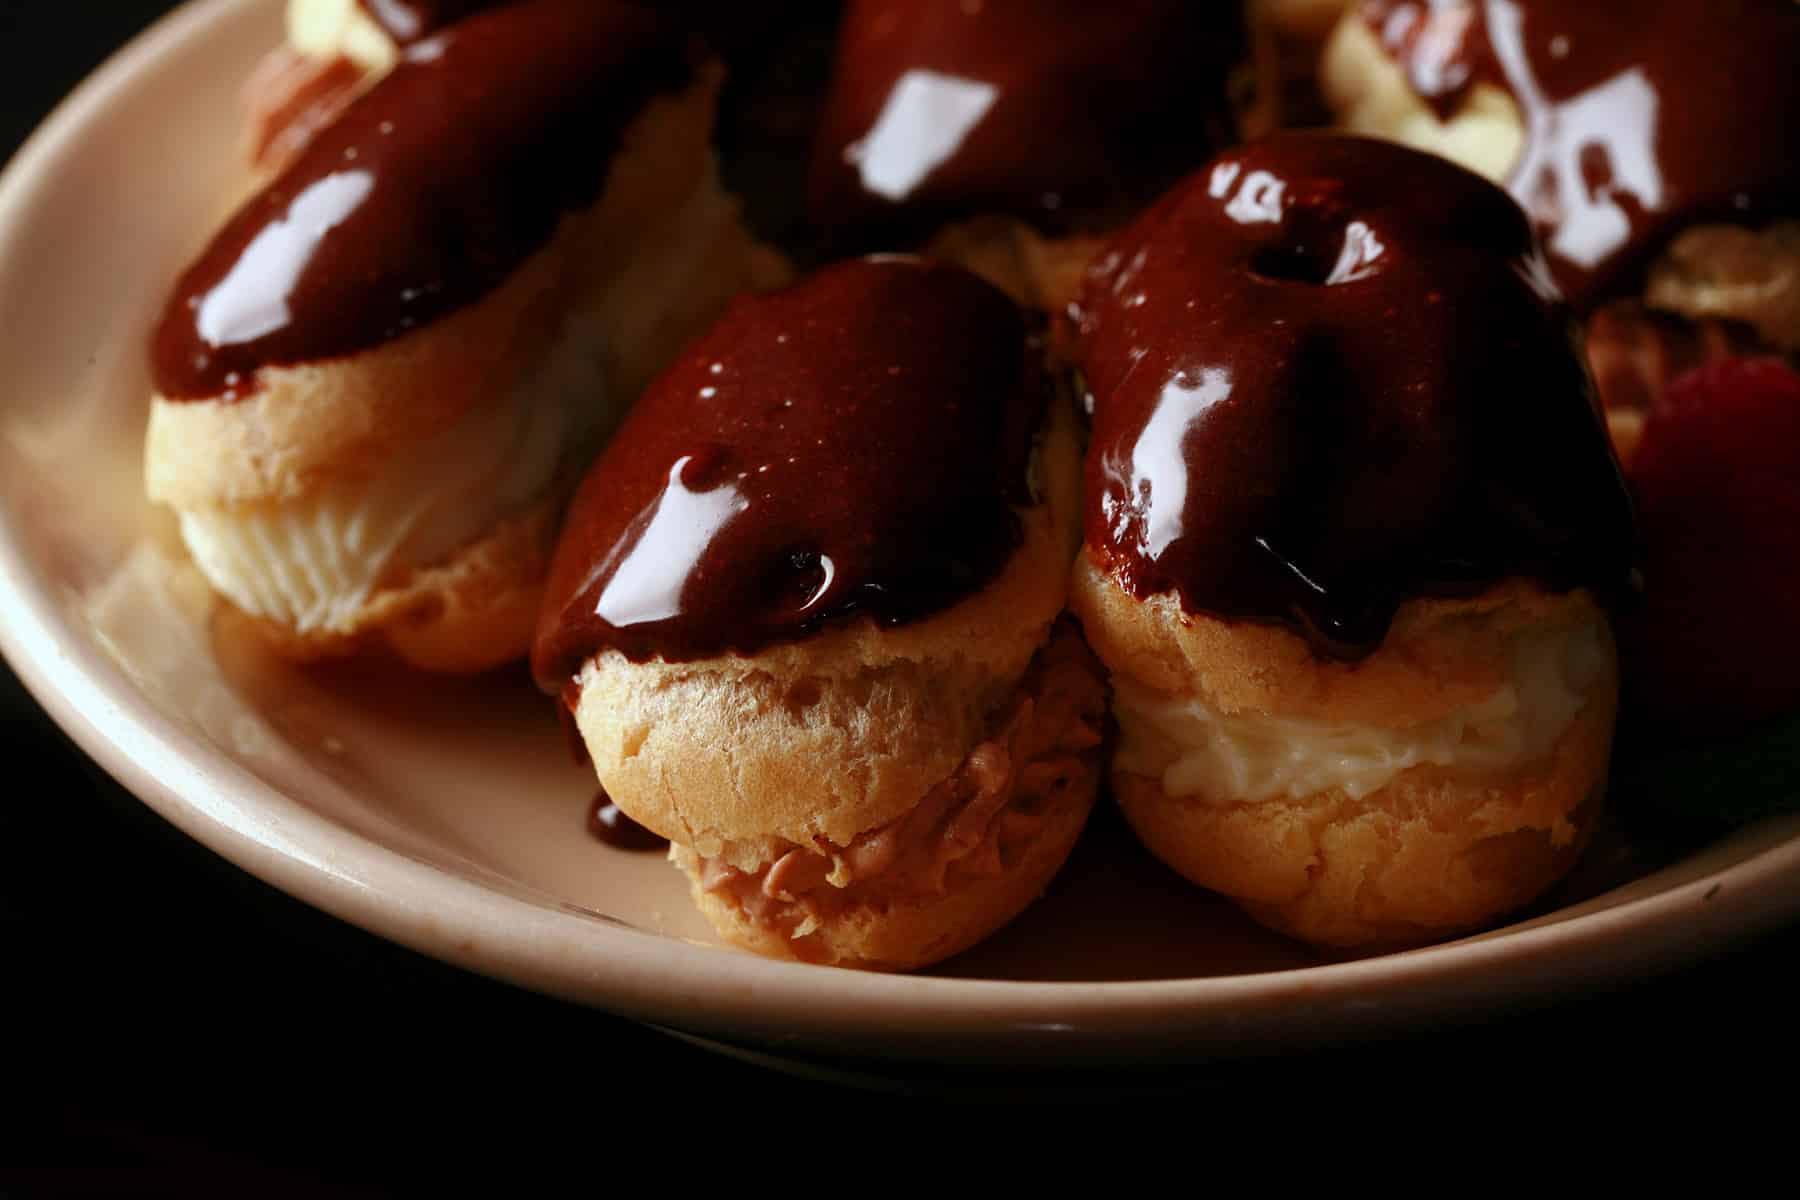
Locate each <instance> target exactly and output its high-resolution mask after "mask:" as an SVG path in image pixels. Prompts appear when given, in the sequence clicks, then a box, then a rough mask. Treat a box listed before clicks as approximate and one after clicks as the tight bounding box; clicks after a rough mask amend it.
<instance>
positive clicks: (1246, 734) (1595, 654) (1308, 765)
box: [1113, 622, 1607, 804]
mask: <svg viewBox="0 0 1800 1200" xmlns="http://www.w3.org/2000/svg"><path fill="white" fill-rule="evenodd" d="M1606 645H1607V643H1606V638H1605V635H1604V632H1603V631H1602V629H1601V627H1600V625H1599V624H1598V623H1597V622H1593V623H1586V624H1583V625H1580V626H1578V627H1574V628H1570V627H1566V626H1565V627H1559V628H1554V629H1549V630H1542V631H1534V632H1528V633H1521V634H1518V635H1516V636H1515V638H1514V639H1513V645H1512V651H1511V661H1510V663H1509V671H1508V675H1507V679H1506V682H1505V683H1504V684H1503V685H1502V686H1501V687H1500V688H1499V689H1498V690H1496V691H1495V692H1494V693H1493V694H1492V695H1491V696H1489V697H1488V698H1487V699H1485V700H1483V701H1481V702H1480V703H1478V704H1472V705H1468V706H1466V707H1464V708H1461V709H1458V710H1456V711H1454V712H1451V713H1449V714H1447V715H1445V716H1443V717H1439V718H1437V719H1435V720H1431V721H1425V722H1421V723H1419V724H1415V725H1411V726H1405V727H1400V728H1383V727H1381V726H1377V725H1369V724H1363V723H1360V722H1349V721H1341V722H1340V721H1323V720H1317V719H1311V718H1306V717H1284V716H1279V715H1276V714H1271V713H1260V712H1243V713H1230V714H1227V713H1223V712H1220V711H1219V710H1218V709H1216V708H1214V707H1213V706H1212V705H1210V704H1207V703H1206V702H1205V701H1203V700H1200V699H1198V698H1195V697H1177V698H1172V697H1169V696H1166V695H1163V694H1161V693H1158V692H1153V691H1151V690H1149V689H1147V688H1144V687H1143V686H1141V685H1139V684H1137V683H1135V682H1133V681H1132V680H1130V679H1128V678H1125V677H1122V676H1121V677H1116V678H1115V679H1114V681H1113V683H1114V711H1115V712H1116V714H1117V717H1118V721H1119V729H1120V733H1121V738H1120V745H1119V750H1118V754H1117V756H1116V758H1115V761H1114V766H1115V768H1116V769H1118V770H1121V771H1126V772H1129V773H1132V774H1135V775H1143V776H1146V777H1149V778H1153V779H1158V780H1160V781H1161V783H1162V788H1163V791H1164V792H1165V793H1167V794H1168V795H1170V796H1196V797H1201V798H1203V799H1204V800H1205V801H1207V802H1208V803H1213V804H1241V803H1254V802H1257V801H1262V800H1272V799H1277V798H1281V797H1286V798H1289V799H1300V798H1302V797H1305V796H1311V795H1314V794H1316V793H1319V792H1325V791H1331V790H1333V789H1342V790H1343V791H1344V792H1345V793H1346V794H1347V795H1349V796H1350V797H1352V798H1355V799H1360V798H1361V797H1363V796H1367V795H1369V794H1370V793H1372V792H1377V791H1380V790H1381V789H1382V788H1384V787H1386V786H1387V785H1388V784H1389V783H1391V782H1392V781H1393V780H1394V777H1395V776H1397V775H1399V774H1400V773H1401V772H1402V771H1405V770H1408V769H1410V768H1412V767H1418V766H1427V765H1430V766H1438V767H1448V768H1453V769H1455V770H1457V771H1458V772H1468V773H1471V774H1487V773H1503V772H1508V771H1512V770H1515V769H1517V768H1519V767H1523V766H1526V765H1528V764H1530V763H1533V762H1537V761H1540V760H1542V759H1544V758H1547V757H1548V756H1549V754H1550V752H1551V751H1552V750H1553V749H1554V748H1555V746H1556V743H1557V742H1558V740H1560V739H1561V737H1562V735H1563V733H1564V731H1565V730H1567V729H1568V727H1569V725H1570V724H1571V723H1572V722H1573V721H1574V720H1575V718H1576V716H1577V715H1578V714H1579V713H1580V712H1581V710H1582V709H1583V708H1584V707H1585V706H1586V704H1587V702H1588V697H1589V696H1590V695H1591V694H1592V692H1593V689H1594V687H1595V685H1596V684H1597V683H1599V681H1600V680H1601V678H1602V676H1603V675H1604V673H1605V671H1606V664H1607V651H1606Z"/></svg>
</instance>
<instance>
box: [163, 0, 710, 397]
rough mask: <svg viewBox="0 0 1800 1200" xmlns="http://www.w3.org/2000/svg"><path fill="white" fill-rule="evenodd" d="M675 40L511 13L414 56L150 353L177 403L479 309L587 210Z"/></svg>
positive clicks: (627, 25)
mask: <svg viewBox="0 0 1800 1200" xmlns="http://www.w3.org/2000/svg"><path fill="white" fill-rule="evenodd" d="M688 74H689V69H688V62H687V54H686V40H685V39H684V38H683V37H682V36H681V35H680V34H679V33H678V32H676V31H675V30H674V29H673V28H672V27H671V26H670V24H669V23H668V22H666V21H664V20H663V19H661V18H659V17H657V16H655V15H654V14H652V13H649V12H647V11H646V10H643V9H640V8H636V7H633V6H631V5H626V4H616V3H607V2H606V0H523V2H521V3H515V4H511V5H507V6H505V7H502V8H498V9H495V10H493V11H492V12H486V13H478V14H476V15H475V16H472V17H469V18H468V19H467V20H465V21H462V22H461V23H459V24H458V25H456V26H455V27H454V28H452V29H450V30H447V31H445V32H443V33H441V34H439V35H437V36H436V37H434V38H431V39H429V40H427V41H423V42H419V43H417V44H416V45H414V46H413V47H412V48H411V49H410V50H408V51H407V52H406V53H405V55H404V56H403V57H402V59H401V62H400V64H399V65H398V66H397V67H395V69H394V70H393V72H392V73H391V74H389V75H387V76H386V77H385V78H383V79H382V80H381V81H380V82H379V83H377V84H376V85H375V86H374V87H373V88H371V89H370V90H369V91H368V92H367V93H366V94H364V95H363V96H362V97H361V98H359V99H358V100H357V101H356V103H354V104H353V105H351V106H350V107H349V108H348V109H347V110H346V111H345V112H344V114H343V115H342V116H341V117H339V118H338V119H337V121H336V122H334V123H333V124H332V125H330V126H329V127H328V128H326V129H324V130H322V131H321V132H320V133H319V134H318V136H317V137H315V138H314V139H313V141H312V142H311V144H310V145H309V146H308V147H307V148H306V149H305V150H304V151H303V152H302V153H301V154H300V156H299V157H298V158H296V159H295V160H294V161H293V162H292V163H291V164H290V165H289V166H288V167H287V169H286V170H284V171H283V172H282V173H281V175H280V176H279V177H278V178H277V179H276V180H275V182H274V183H272V184H271V185H269V186H268V187H267V188H265V189H264V190H263V191H262V192H260V193H259V194H258V195H256V196H255V197H253V198H252V199H251V200H250V201H249V202H248V203H247V204H245V205H244V207H243V208H241V209H240V210H239V211H238V212H237V214H236V215H235V216H234V217H232V219H231V220H230V221H229V222H228V223H227V224H226V226H225V228H224V229H223V230H221V231H220V232H219V234H218V235H217V236H216V237H215V238H214V239H213V242H212V244H211V245H210V246H209V247H208V248H207V249H206V251H205V252H204V253H203V254H202V255H201V256H200V258H199V259H198V261H196V262H195V263H194V264H193V265H192V266H191V267H189V268H188V270H187V272H186V273H185V274H184V275H183V276H182V277H181V279H180V281H179V282H178V283H177V285H176V287H175V290H174V293H173V295H171V296H170V298H169V303H168V307H167V308H166V309H165V311H164V313H163V316H162V320H161V323H160V325H159V326H158V328H157V330H156V333H155V336H154V339H153V342H152V347H151V358H152V363H151V365H152V370H153V376H154V382H155V385H156V389H157V391H158V392H159V393H161V394H162V395H164V396H167V397H170V398H188V399H198V398H212V397H223V398H227V399H230V398H233V397H235V396H237V395H241V394H242V393H243V392H245V391H247V390H249V389H250V388H252V387H254V386H255V372H256V371H257V369H258V368H260V367H263V366H270V365H291V364H294V363H304V362H316V361H319V360H322V359H331V358H338V357H341V356H344V355H347V354H351V353H355V352H357V351H360V350H365V349H368V348H370V347H372V346H376V345H379V344H381V343H383V342H386V341H388V340H391V339H393V338H395V337H398V336H400V335H401V334H403V333H406V332H407V331H409V330H412V329H414V328H417V327H420V326H423V325H426V324H428V323H429V322H431V321H432V320H434V319H436V318H438V317H441V316H443V315H444V314H446V313H449V312H452V311H454V310H456V309H458V308H460V307H462V306H463V305H465V304H469V303H471V302H472V301H475V300H477V299H479V298H480V297H482V296H484V295H486V294H487V293H488V292H490V291H491V290H493V289H494V288H495V287H497V286H499V285H500V284H501V283H502V282H503V281H504V280H505V279H506V278H507V277H508V276H509V275H511V274H512V272H513V271H514V269H516V268H517V267H518V265H519V264H520V263H521V262H523V261H524V260H525V259H526V258H527V257H529V256H530V255H531V254H532V253H533V252H534V251H536V250H537V249H539V248H540V247H542V246H543V245H544V244H545V243H546V242H547V241H549V239H550V236H551V234H552V233H553V232H554V231H555V229H556V226H557V223H558V221H559V220H560V219H561V217H562V216H563V214H565V213H567V212H571V211H575V210H578V209H580V208H583V207H585V206H587V205H590V204H592V203H594V201H595V199H596V197H597V195H598V193H599V190H600V188H601V186H602V183H603V182H604V180H605V177H606V173H607V168H608V167H609V165H610V160H611V157H612V154H613V152H614V150H615V149H616V148H617V146H618V142H619V138H620V135H621V133H622V131H623V130H624V128H625V126H626V125H627V124H629V122H630V121H631V119H632V118H633V117H634V116H635V115H636V114H637V113H638V111H639V110H640V109H641V108H642V107H643V106H644V104H645V103H646V102H647V101H648V99H649V98H650V97H651V96H652V95H654V94H655V93H656V92H658V91H659V90H662V89H668V88H673V87H677V86H679V85H680V84H681V83H682V82H683V81H684V80H685V79H686V78H687V77H688Z"/></svg>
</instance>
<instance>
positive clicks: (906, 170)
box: [810, 0, 1241, 243]
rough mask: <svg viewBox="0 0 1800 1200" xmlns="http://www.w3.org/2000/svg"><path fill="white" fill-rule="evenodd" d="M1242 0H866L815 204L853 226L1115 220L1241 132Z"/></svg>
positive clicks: (843, 45)
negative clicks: (982, 219) (1230, 110)
mask: <svg viewBox="0 0 1800 1200" xmlns="http://www.w3.org/2000/svg"><path fill="white" fill-rule="evenodd" d="M1240 8H1241V6H1240V5H1227V4H1209V3H1194V0H1121V2H1119V3H1106V4H1096V3H1093V0H851V3H850V4H849V5H848V8H847V11H846V13H845V17H844V22H843V25H842V26H841V28H840V33H839V42H838V53H837V65H836V68H835V72H834V78H833V80H832V85H831V89H830V92H829V94H828V98H827V100H826V103H825V109H824V112H823V115H822V117H821V124H820V127H819V130H818V133H817V137H816V140H815V142H814V150H813V164H812V176H811V181H810V189H811V197H810V207H811V209H812V215H813V219H814V222H815V223H816V224H817V225H818V226H819V227H820V228H821V229H822V230H824V231H826V232H827V233H828V234H830V235H833V236H835V237H837V238H839V239H845V238H852V239H855V240H859V241H862V242H864V243H873V242H877V241H880V240H881V238H882V237H883V236H884V235H885V236H887V237H888V238H889V240H890V243H898V242H902V241H908V240H911V238H912V237H914V236H916V235H917V234H919V233H921V232H925V231H928V230H929V229H930V228H931V227H932V226H933V225H935V224H937V223H941V222H943V221H945V220H953V219H956V218H960V217H967V216H971V215H975V214H979V213H996V212H997V213H1010V214H1015V215H1018V216H1021V217H1024V218H1026V219H1028V220H1031V221H1033V222H1035V223H1037V224H1038V225H1040V226H1042V227H1044V228H1046V229H1048V230H1050V231H1053V232H1060V231H1063V230H1065V229H1069V228H1102V227H1110V226H1111V225H1115V224H1117V223H1118V222H1119V221H1120V220H1122V219H1124V217H1125V216H1127V215H1128V214H1129V213H1131V212H1133V211H1135V210H1136V209H1137V208H1138V207H1141V205H1142V204H1143V203H1145V202H1148V201H1149V200H1151V199H1153V198H1154V197H1155V196H1156V195H1157V194H1158V193H1160V192H1161V191H1162V190H1163V189H1164V188H1165V187H1167V186H1168V185H1169V184H1170V183H1172V182H1174V180H1175V179H1177V178H1178V177H1179V176H1181V175H1182V174H1183V173H1185V172H1186V171H1188V170H1190V169H1192V168H1193V166H1194V165H1195V164H1197V163H1199V162H1201V161H1202V160H1203V159H1204V158H1205V157H1206V156H1207V155H1208V154H1209V153H1211V152H1212V151H1213V150H1214V149H1216V148H1217V147H1218V146H1220V145H1223V144H1225V142H1226V140H1227V138H1226V133H1227V131H1228V130H1229V122H1228V120H1227V118H1226V104H1225V74H1226V68H1227V65H1228V63H1229V61H1230V56H1231V54H1232V51H1233V49H1234V47H1235V46H1236V45H1237V43H1238V40H1239V38H1240V36H1241V33H1240V31H1239V29H1238V22H1239V19H1240V13H1239V9H1240Z"/></svg>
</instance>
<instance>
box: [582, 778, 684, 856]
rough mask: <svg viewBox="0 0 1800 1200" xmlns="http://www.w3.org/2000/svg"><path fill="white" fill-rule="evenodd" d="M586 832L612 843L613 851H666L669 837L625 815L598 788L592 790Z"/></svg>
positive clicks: (608, 843) (604, 792)
mask: <svg viewBox="0 0 1800 1200" xmlns="http://www.w3.org/2000/svg"><path fill="white" fill-rule="evenodd" d="M587 825H588V832H589V833H591V834H593V835H594V837H595V838H596V839H597V840H599V841H601V842H604V843H605V844H606V845H608V846H611V847H612V848H613V849H615V850H631V851H649V850H667V849H668V848H669V839H668V838H666V837H663V836H662V835H661V834H660V833H651V832H650V831H649V830H648V829H645V828H644V827H643V826H642V825H639V824H638V823H637V822H636V821H634V820H632V819H631V818H630V817H628V816H626V815H625V813H624V812H623V811H622V810H621V809H620V808H619V806H618V805H616V804H614V803H613V802H612V797H611V796H609V795H607V794H606V789H605V788H601V789H600V790H599V791H598V792H596V793H594V803H593V805H592V807H590V808H589V809H588V823H587Z"/></svg>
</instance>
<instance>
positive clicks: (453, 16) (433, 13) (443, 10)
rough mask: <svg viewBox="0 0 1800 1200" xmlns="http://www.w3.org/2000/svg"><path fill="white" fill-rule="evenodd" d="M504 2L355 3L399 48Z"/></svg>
mask: <svg viewBox="0 0 1800 1200" xmlns="http://www.w3.org/2000/svg"><path fill="white" fill-rule="evenodd" d="M506 2H507V0H357V4H358V5H359V6H360V7H361V8H362V10H363V11H364V12H365V13H367V14H369V18H370V19H371V20H372V21H374V22H375V23H376V24H377V25H379V26H381V27H382V29H384V30H386V31H387V35H388V36H389V37H391V38H393V39H394V41H396V42H397V43H399V44H400V45H402V46H407V45H411V44H412V43H413V42H416V41H418V40H419V39H420V38H423V37H428V36H430V35H431V34H433V33H436V32H437V31H438V30H440V29H442V28H443V27H444V26H446V25H450V24H454V23H455V22H457V21H460V20H462V19H463V18H464V17H466V16H468V15H469V14H470V13H473V12H480V11H481V10H482V9H484V8H493V7H494V6H495V5H497V4H503V3H506Z"/></svg>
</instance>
